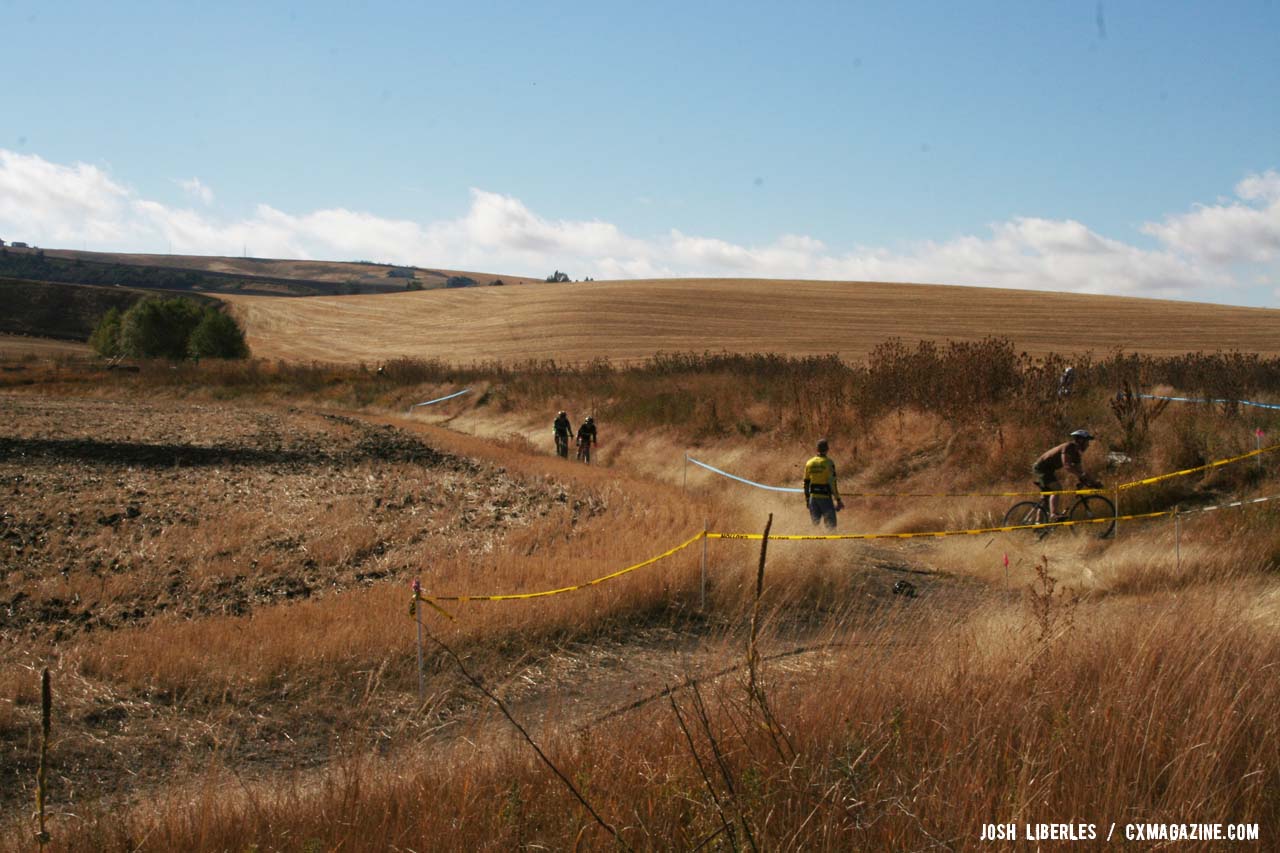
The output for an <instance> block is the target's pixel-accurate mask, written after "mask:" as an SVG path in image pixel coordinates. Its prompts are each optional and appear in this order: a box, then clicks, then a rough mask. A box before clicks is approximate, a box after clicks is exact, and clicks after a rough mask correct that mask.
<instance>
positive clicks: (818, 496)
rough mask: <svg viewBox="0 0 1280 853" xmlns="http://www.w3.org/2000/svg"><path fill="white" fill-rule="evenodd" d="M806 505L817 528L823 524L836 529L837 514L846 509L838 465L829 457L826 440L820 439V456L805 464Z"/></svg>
mask: <svg viewBox="0 0 1280 853" xmlns="http://www.w3.org/2000/svg"><path fill="white" fill-rule="evenodd" d="M804 503H805V506H807V507H808V508H809V519H810V520H811V521H812V522H813V524H814V526H815V527H817V526H818V523H819V522H822V523H823V524H826V526H827V528H828V529H831V530H834V529H835V526H836V512H837V511H838V510H842V509H844V501H842V500H841V499H840V489H839V488H838V487H837V486H836V463H834V462H832V461H831V459H830V458H829V457H828V456H827V440H826V439H825V438H820V439H818V455H817V456H815V457H813V458H812V459H810V460H809V461H808V462H806V463H804Z"/></svg>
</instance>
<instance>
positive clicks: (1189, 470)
mask: <svg viewBox="0 0 1280 853" xmlns="http://www.w3.org/2000/svg"><path fill="white" fill-rule="evenodd" d="M1274 450H1280V444H1273V445H1271V446H1270V447H1262V448H1259V449H1257V450H1250V451H1249V452H1248V453H1241V454H1240V455H1239V456H1232V457H1231V458H1230V459H1219V460H1217V461H1216V462H1210V463H1209V464H1207V465H1198V466H1196V467H1195V468H1187V469H1185V470H1182V471H1174V472H1173V473H1172V474H1161V475H1159V476H1158V477H1148V478H1146V479H1145V480H1134V481H1133V482H1132V483H1124V484H1123V485H1120V486H1117V487H1116V488H1119V489H1132V488H1135V487H1136V486H1147V485H1150V484H1151V483H1158V482H1160V481H1161V480H1168V479H1171V478H1173V477H1184V476H1186V475H1187V474H1194V473H1196V472H1197V471H1207V470H1208V469H1210V468H1217V467H1218V466H1219V465H1230V464H1231V463H1232V462H1239V461H1240V460H1242V459H1250V458H1252V457H1254V456H1258V455H1261V454H1263V453H1271V452H1272V451H1274Z"/></svg>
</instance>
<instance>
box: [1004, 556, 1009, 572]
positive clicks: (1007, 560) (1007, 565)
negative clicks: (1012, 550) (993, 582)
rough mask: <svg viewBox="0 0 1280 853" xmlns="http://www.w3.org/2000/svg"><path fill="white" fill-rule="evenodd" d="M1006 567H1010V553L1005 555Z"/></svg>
mask: <svg viewBox="0 0 1280 853" xmlns="http://www.w3.org/2000/svg"><path fill="white" fill-rule="evenodd" d="M1004 567H1005V568H1006V569H1007V568H1009V555H1008V554H1005V555H1004Z"/></svg>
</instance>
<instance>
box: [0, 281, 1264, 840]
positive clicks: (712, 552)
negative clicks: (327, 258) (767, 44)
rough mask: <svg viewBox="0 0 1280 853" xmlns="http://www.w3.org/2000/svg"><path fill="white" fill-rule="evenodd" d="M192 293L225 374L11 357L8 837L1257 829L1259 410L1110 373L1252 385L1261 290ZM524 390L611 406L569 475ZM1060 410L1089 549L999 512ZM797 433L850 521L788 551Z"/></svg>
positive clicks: (1222, 390) (1, 479)
mask: <svg viewBox="0 0 1280 853" xmlns="http://www.w3.org/2000/svg"><path fill="white" fill-rule="evenodd" d="M228 301H229V302H231V303H232V304H233V306H234V309H235V311H236V312H238V313H239V315H240V316H241V317H242V318H244V319H245V321H246V325H247V328H248V331H249V340H250V344H251V346H252V347H253V350H254V355H255V359H253V360H250V361H246V362H225V363H224V362H218V361H216V360H203V361H201V362H199V363H194V362H186V363H168V362H140V363H138V364H136V365H133V366H136V367H137V370H133V371H122V370H107V369H105V365H103V364H102V363H100V362H98V361H96V360H94V359H92V358H88V357H85V356H83V355H75V354H72V353H67V352H62V351H58V352H56V353H52V354H50V353H44V354H42V353H34V352H33V353H29V354H25V355H18V354H10V353H9V352H8V351H6V350H3V349H0V366H2V367H3V368H4V369H3V370H2V371H0V494H3V495H4V496H5V501H4V503H3V506H2V507H0V648H3V654H2V655H0V848H3V849H6V850H7V849H14V850H18V849H31V848H32V847H33V838H34V833H35V832H36V830H37V829H38V827H39V819H40V818H39V814H38V810H37V809H36V796H37V791H38V790H41V789H43V791H44V806H45V815H44V825H45V827H46V829H47V831H48V832H49V837H50V846H49V849H51V850H68V851H80V850H84V851H90V850H92V851H98V850H111V851H116V850H119V851H125V850H128V851H135V850H143V851H169V850H210V851H213V850H218V851H224V850H230V851H244V850H262V851H265V850H305V851H311V850H343V851H363V850H415V851H423V850H467V851H470V850H525V849H528V850H615V849H624V850H697V849H702V850H830V851H846V850H925V849H942V850H970V849H979V848H987V847H994V848H997V849H1006V848H1007V849H1021V847H1023V846H1024V845H1023V844H1013V845H1004V846H1002V845H1000V844H989V843H987V842H984V841H983V840H982V836H983V832H984V828H985V827H989V826H990V825H992V824H1006V823H1014V824H1016V825H1017V826H1018V833H1019V836H1020V837H1022V835H1023V834H1024V829H1023V827H1035V828H1036V829H1035V832H1036V833H1039V832H1040V831H1041V830H1040V827H1045V829H1044V830H1043V831H1044V832H1045V833H1050V832H1052V833H1064V834H1072V835H1075V836H1078V837H1079V838H1080V839H1081V840H1079V841H1076V842H1073V843H1072V846H1073V847H1074V848H1078V849H1110V848H1111V847H1112V846H1114V845H1109V844H1108V842H1107V841H1106V840H1105V839H1106V836H1107V835H1108V829H1109V828H1111V829H1112V830H1113V831H1116V832H1119V833H1121V834H1122V835H1123V834H1124V832H1125V829H1124V827H1126V826H1131V825H1142V826H1144V827H1147V826H1152V827H1163V828H1164V829H1163V830H1162V831H1163V832H1165V834H1166V836H1167V834H1168V832H1169V831H1170V829H1169V827H1175V829H1174V830H1173V831H1179V830H1177V829H1176V828H1177V827H1181V826H1184V825H1191V824H1195V825H1202V824H1208V825H1214V826H1219V827H1220V829H1221V831H1222V832H1227V831H1230V832H1236V831H1237V828H1239V827H1243V828H1244V830H1243V832H1244V834H1245V836H1246V837H1247V838H1250V839H1251V840H1250V841H1249V843H1248V844H1247V845H1237V846H1239V847H1242V848H1243V849H1269V848H1271V847H1274V846H1275V845H1276V843H1277V841H1276V839H1277V833H1278V832H1280V796H1278V795H1277V792H1278V791H1280V717H1278V716H1277V715H1276V713H1275V708H1276V707H1277V705H1278V704H1280V679H1277V678H1276V677H1275V675H1276V669H1277V666H1280V663H1278V662H1280V451H1277V450H1271V449H1266V448H1269V447H1270V445H1272V444H1276V443H1278V441H1280V439H1278V437H1280V409H1270V408H1264V407H1262V406H1252V405H1244V404H1240V403H1231V404H1226V403H1213V404H1194V403H1180V402H1169V401H1162V400H1158V399H1153V398H1151V397H1144V396H1141V394H1142V393H1149V394H1152V395H1156V396H1188V397H1198V398H1212V399H1230V400H1242V399H1243V400H1249V401H1251V402H1264V403H1271V404H1276V403H1280V344H1277V341H1276V336H1275V334H1274V332H1275V329H1276V323H1275V320H1276V312H1274V311H1263V310H1250V309H1236V308H1227V307H1221V306H1205V305H1195V304H1190V303H1175V302H1151V301H1143V300H1121V299H1107V298H1104V297H1086V296H1067V295H1055V294H1040V293H1035V294H1033V293H1026V292H1014V291H980V290H974V289H964V288H941V287H925V286H906V285H881V284H836V283H818V282H789V283H788V282H725V281H669V282H627V283H621V282H612V283H609V282H600V283H595V282H591V283H578V284H559V285H553V284H534V285H531V286H528V287H521V288H500V287H494V288H474V289H472V288H468V289H463V290H454V291H434V292H424V293H406V294H387V295H382V296H375V297H365V296H354V297H342V298H334V299H329V298H318V297H317V298H306V299H285V298H280V299H270V298H256V297H242V296H235V297H229V298H228ZM1073 318H1074V319H1073ZM894 337H898V338H901V339H902V342H899V343H894V342H892V341H888V339H890V338H894ZM917 341H923V343H917ZM1219 350H1222V352H1218V351H1219ZM1228 350H1230V351H1228ZM660 351H665V352H668V353H671V352H674V353H683V355H680V356H669V357H661V358H651V357H652V356H653V355H654V354H655V353H657V352H660ZM1085 351H1092V353H1093V354H1092V355H1082V354H1083V353H1085ZM1198 351H1199V352H1198ZM703 352H707V353H708V354H706V355H693V354H691V353H703ZM734 353H738V354H739V355H734ZM832 354H838V356H839V357H838V358H826V357H825V356H829V355H832ZM812 356H824V357H819V358H815V357H812ZM601 358H607V359H610V360H611V361H609V362H603V361H598V360H596V361H593V359H601ZM1068 358H1070V359H1071V360H1072V363H1074V364H1075V365H1076V367H1077V373H1078V375H1077V379H1076V383H1075V386H1074V388H1073V390H1072V393H1070V394H1067V395H1062V394H1059V393H1058V377H1059V375H1060V373H1061V370H1062V368H1063V365H1064V364H1065V363H1066V361H1067V359H1068ZM528 359H554V360H555V361H556V362H557V363H556V364H549V363H546V362H545V361H542V362H539V363H529V362H527V360H528ZM374 363H377V364H379V365H383V366H384V368H385V369H384V370H382V371H378V370H374V369H372V365H373V364H374ZM461 388H469V389H471V392H470V393H468V394H465V395H463V396H460V397H456V398H452V399H450V400H447V401H444V402H442V403H439V404H433V405H430V406H422V407H417V408H410V407H411V406H412V405H413V404H415V403H418V402H420V401H426V400H431V399H435V398H438V397H442V396H445V395H447V394H450V393H452V392H454V391H455V390H458V389H461ZM559 409H566V410H568V411H569V413H570V415H571V416H572V418H573V419H574V423H575V424H576V423H578V422H579V421H580V420H581V418H582V417H583V416H584V415H585V414H587V413H592V414H594V416H595V418H596V420H597V421H598V422H599V445H598V446H597V447H596V448H595V455H594V458H593V461H592V464H590V465H586V464H582V463H579V462H575V461H573V460H572V459H559V458H557V457H556V456H555V454H554V451H553V448H552V436H551V419H552V417H553V416H554V414H555V412H556V411H557V410H559ZM1081 426H1085V427H1088V428H1090V429H1091V430H1092V431H1094V432H1095V433H1096V434H1097V435H1098V436H1099V438H1098V440H1097V441H1096V442H1095V444H1094V445H1093V446H1092V448H1091V449H1090V450H1088V451H1087V452H1086V455H1085V457H1084V459H1085V464H1086V465H1087V467H1088V469H1089V471H1090V473H1092V474H1093V475H1094V476H1096V477H1098V478H1100V479H1101V480H1102V481H1103V482H1104V485H1105V491H1106V494H1107V495H1108V496H1109V497H1111V498H1113V499H1114V500H1116V501H1117V503H1118V506H1119V512H1120V514H1121V515H1122V516H1125V517H1124V518H1122V519H1121V521H1120V522H1119V526H1118V528H1117V530H1116V532H1115V533H1114V534H1112V535H1107V536H1101V535H1098V533H1100V532H1103V528H1100V527H1098V528H1096V530H1095V528H1094V527H1090V526H1088V525H1081V526H1069V527H1063V528H1057V529H1054V530H1052V531H1051V532H1049V533H1048V534H1046V535H1041V533H1039V532H1036V531H1028V530H992V529H991V528H999V527H1000V526H1001V525H1002V521H1003V518H1004V514H1005V511H1006V510H1007V509H1008V508H1009V506H1010V504H1012V503H1013V502H1014V501H1016V500H1020V499H1023V498H1025V497H1027V494H1028V490H1032V489H1034V486H1033V485H1032V483H1031V478H1030V472H1029V468H1030V463H1031V461H1032V460H1033V459H1035V458H1036V456H1037V455H1039V454H1040V453H1041V452H1042V451H1044V450H1045V449H1046V448H1048V447H1050V446H1053V445H1054V444H1057V443H1058V442H1060V441H1062V440H1063V438H1064V435H1065V434H1066V433H1067V432H1068V431H1070V430H1072V429H1075V428H1078V427H1081ZM818 436H826V437H829V438H830V440H831V449H832V458H833V459H834V460H835V462H836V464H837V465H838V468H839V472H840V477H839V484H840V491H841V493H842V494H843V496H844V501H845V508H844V510H843V511H841V512H840V513H839V522H838V526H837V528H836V529H835V531H834V534H832V535H839V536H845V537H847V538H794V537H812V536H815V535H826V534H828V531H826V530H825V529H824V528H815V527H814V526H813V525H812V524H811V521H810V517H809V514H808V512H807V510H806V508H805V506H804V504H803V499H802V496H801V495H799V494H797V493H796V491H797V490H798V489H799V488H800V486H801V478H802V470H803V465H804V462H805V460H806V459H807V458H808V457H809V456H811V455H812V453H813V443H814V439H815V438H816V437H818ZM1260 447H1261V448H1264V449H1265V452H1261V453H1257V452H1253V451H1256V450H1257V449H1258V448H1260ZM690 458H692V459H696V460H699V461H703V462H705V463H708V464H711V465H713V466H718V467H720V468H722V469H724V470H725V471H727V472H729V473H732V474H734V475H736V476H740V477H742V478H744V479H747V480H749V481H752V482H753V483H755V484H756V485H752V484H750V483H744V482H741V481H739V480H732V479H730V478H728V477H724V476H720V475H718V474H715V473H713V472H711V471H709V470H707V469H705V468H702V467H700V466H698V465H696V464H695V463H693V462H690V461H688V460H689V459H690ZM1217 463H1221V464H1217ZM1074 485H1075V484H1074V483H1073V482H1068V483H1067V484H1066V486H1067V487H1068V488H1071V487H1073V486H1074ZM788 490H789V491H788ZM1246 502H1247V503H1246ZM1129 516H1132V517H1129ZM766 529H767V530H768V532H769V538H768V539H762V538H761V536H762V534H763V533H764V531H765V530H766ZM975 530H981V531H984V532H980V533H974V532H972V531H975ZM1091 531H1093V532H1091ZM939 533H945V534H948V535H938V534H939ZM704 534H710V535H704ZM950 534H955V535H950ZM747 536H754V537H756V538H744V537H747ZM654 558H658V559H654ZM627 570H629V571H627ZM414 581H418V582H420V583H421V588H422V591H423V593H424V595H425V596H426V598H425V599H423V600H420V601H415V599H414V597H413V593H412V591H411V585H412V584H413V582H414ZM490 596H500V597H501V598H500V599H498V600H489V599H487V598H486V597H490ZM526 596H527V597H526ZM45 669H47V670H48V671H49V672H50V675H51V682H52V685H53V699H52V713H53V727H52V731H51V736H50V739H49V740H48V742H47V744H46V746H47V753H46V754H45V762H46V773H45V781H44V784H43V788H42V786H41V783H40V781H39V780H40V774H39V768H40V765H41V743H42V738H41V714H42V708H41V695H40V674H41V672H42V671H43V670H45ZM1228 827H1230V829H1229V830H1228ZM1025 831H1026V832H1029V831H1031V830H1030V829H1028V830H1025ZM1157 831H1161V830H1157ZM1048 837H1049V836H1048V835H1047V834H1046V835H1045V836H1043V838H1048ZM1046 843H1047V844H1057V843H1060V842H1055V841H1048V842H1046ZM1215 844H1216V843H1215V842H1203V841H1198V840H1188V841H1180V842H1178V845H1177V849H1187V850H1199V849H1216V846H1215ZM1025 846H1026V847H1028V848H1031V849H1034V848H1035V847H1036V846H1037V844H1036V843H1034V842H1031V843H1026V844H1025Z"/></svg>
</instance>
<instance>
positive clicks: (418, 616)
mask: <svg viewBox="0 0 1280 853" xmlns="http://www.w3.org/2000/svg"><path fill="white" fill-rule="evenodd" d="M413 615H414V620H415V621H416V622H417V623H418V701H419V702H421V701H422V700H423V699H425V698H426V692H427V688H426V683H425V680H424V676H423V672H422V581H421V580H418V579H415V580H414V581H413Z"/></svg>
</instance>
